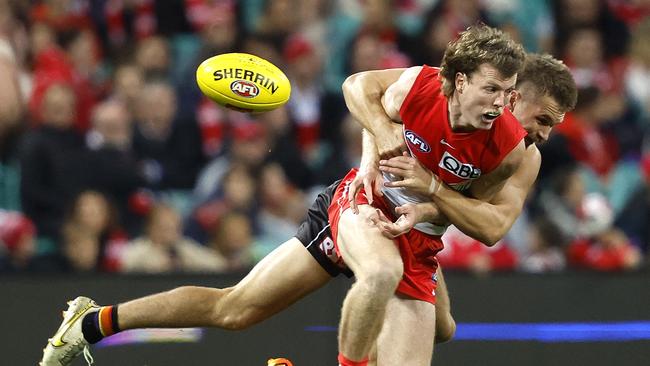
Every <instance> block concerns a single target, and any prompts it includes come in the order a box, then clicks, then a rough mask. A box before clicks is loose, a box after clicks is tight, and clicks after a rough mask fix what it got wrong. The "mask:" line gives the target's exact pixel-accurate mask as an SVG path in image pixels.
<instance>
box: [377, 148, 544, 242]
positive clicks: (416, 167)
mask: <svg viewBox="0 0 650 366" xmlns="http://www.w3.org/2000/svg"><path fill="white" fill-rule="evenodd" d="M523 161H524V163H522V164H519V166H518V167H517V168H516V170H515V172H514V173H513V174H512V176H510V177H509V178H508V179H507V180H506V181H505V182H504V184H503V185H502V188H501V189H500V190H499V191H498V192H496V193H495V194H494V196H493V197H492V198H491V199H490V200H489V201H486V200H479V199H476V198H471V197H467V196H464V195H463V194H461V193H460V192H458V191H456V190H454V189H452V188H450V187H449V186H447V185H446V184H444V183H442V182H440V181H439V180H438V178H437V177H436V176H435V175H433V173H431V172H430V171H428V170H426V169H425V168H424V167H422V166H421V165H420V164H419V163H418V162H417V161H415V159H413V158H411V157H399V158H393V159H391V160H382V161H381V162H380V164H381V165H380V169H381V170H382V171H386V172H390V173H392V174H397V175H401V176H404V177H407V178H405V179H404V180H402V181H399V182H393V184H392V185H395V186H404V187H409V188H411V189H414V190H417V191H418V192H421V193H423V194H430V195H431V198H432V200H433V203H425V204H421V205H435V207H434V208H429V210H430V212H433V211H434V210H439V211H441V212H442V213H444V216H442V215H441V216H440V217H446V219H448V220H449V222H451V223H453V224H454V225H455V226H456V227H458V229H459V230H461V231H462V232H463V233H465V234H467V235H469V236H471V237H473V238H475V239H477V240H479V241H481V242H483V243H485V244H486V245H494V243H496V242H497V241H498V240H500V239H501V238H502V237H503V236H504V235H505V234H506V233H507V232H508V230H510V227H512V224H513V223H514V221H515V219H516V218H517V217H518V216H519V214H520V213H521V210H522V209H523V206H524V202H525V200H526V197H527V195H528V193H529V192H530V189H531V187H532V186H533V183H534V182H535V179H536V178H537V173H538V171H539V166H540V164H541V155H540V153H539V150H538V149H537V147H536V146H535V145H530V146H528V148H526V150H525V151H524V157H523ZM432 182H433V184H432ZM431 187H434V188H433V189H432V188H431ZM432 191H435V192H432ZM400 210H401V212H400V215H406V216H409V215H410V217H409V218H411V217H412V220H416V222H422V221H427V220H426V218H425V217H421V216H419V213H420V212H422V211H423V209H422V208H420V209H418V210H415V209H414V208H412V207H408V206H407V205H405V206H401V208H400ZM409 221H410V220H409ZM402 224H404V223H403V222H402ZM402 226H403V225H400V226H398V225H396V224H395V223H392V224H391V223H387V222H383V223H382V227H383V229H382V231H383V232H384V233H385V235H390V233H391V232H395V231H396V230H398V228H399V229H402V230H404V228H403V227H402Z"/></svg>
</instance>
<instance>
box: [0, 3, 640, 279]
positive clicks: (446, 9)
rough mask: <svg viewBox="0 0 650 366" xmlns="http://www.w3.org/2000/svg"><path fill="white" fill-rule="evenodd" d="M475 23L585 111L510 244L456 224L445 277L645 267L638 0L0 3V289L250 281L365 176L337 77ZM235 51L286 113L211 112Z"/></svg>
mask: <svg viewBox="0 0 650 366" xmlns="http://www.w3.org/2000/svg"><path fill="white" fill-rule="evenodd" d="M477 22H483V23H486V24H488V25H493V26H497V27H499V28H500V29H503V30H505V31H507V32H508V33H510V34H511V35H512V37H514V38H516V39H517V40H519V41H520V42H521V43H522V44H523V45H524V46H525V48H526V49H527V50H528V51H531V52H548V53H551V54H553V55H554V56H556V57H558V58H560V59H562V60H564V62H565V63H566V64H567V65H568V66H569V67H570V69H571V70H572V72H573V75H574V77H575V79H576V82H577V84H578V86H579V88H580V93H579V101H578V106H577V108H576V110H575V111H574V112H573V113H571V114H569V115H567V117H566V119H565V121H564V123H562V124H561V125H559V126H558V127H557V128H556V129H555V131H554V133H553V134H552V136H551V138H550V139H549V141H548V142H547V143H546V144H544V145H543V146H541V151H542V156H543V163H542V169H541V172H540V176H539V178H538V182H537V185H536V188H535V192H534V193H533V194H532V195H531V197H530V198H529V201H528V203H527V205H526V208H525V210H524V213H523V214H522V216H521V217H520V219H518V221H517V222H516V223H515V226H514V227H513V229H512V230H511V232H510V233H509V234H508V235H507V236H506V238H504V239H503V240H502V243H501V244H500V245H497V246H495V247H494V248H488V247H486V246H483V245H481V244H480V243H478V242H476V241H475V240H472V239H470V238H468V237H466V236H464V235H463V234H462V233H460V232H458V231H457V230H455V229H453V228H451V229H450V230H449V231H448V233H447V234H446V236H445V246H446V248H445V249H444V250H443V251H442V252H441V253H440V255H439V258H440V262H441V263H442V265H443V267H445V268H448V269H458V270H468V271H472V272H475V273H489V272H491V271H513V270H519V271H526V272H554V271H562V270H565V269H567V268H580V269H590V270H597V271H625V270H633V269H638V268H642V267H645V266H647V263H648V250H649V246H650V1H648V0H498V1H496V0H495V1H481V0H350V1H346V0H240V1H237V0H165V1H162V0H94V1H87V0H40V1H39V0H32V1H21V0H0V80H1V81H2V83H1V86H0V100H2V102H0V116H2V117H0V272H2V273H9V272H27V271H29V272H44V271H48V272H52V271H54V272H61V271H67V272H95V271H100V272H146V273H168V272H176V271H181V272H213V273H214V272H227V271H242V270H245V269H247V268H250V267H251V266H252V265H253V264H254V263H255V262H256V261H258V260H260V259H261V258H262V257H263V256H264V255H266V254H267V253H269V252H270V251H271V250H273V249H274V248H275V247H277V246H278V245H279V244H280V243H282V242H284V241H285V240H287V239H289V238H290V237H292V236H293V235H294V234H295V232H296V229H297V228H298V225H299V224H300V223H301V221H302V219H303V217H304V216H305V214H306V210H307V207H308V206H309V204H310V203H311V201H312V200H313V198H314V197H315V195H316V194H317V193H318V192H319V190H320V189H321V188H322V187H323V186H325V185H328V184H330V183H331V182H333V181H334V180H336V179H339V178H341V177H342V176H343V175H344V173H345V172H347V170H348V169H349V168H351V167H354V166H356V165H358V162H359V159H360V154H361V144H360V140H361V139H360V136H361V129H360V127H359V125H358V124H357V123H356V122H355V121H354V120H353V119H352V118H351V117H350V115H349V113H348V112H347V109H346V107H345V103H344V101H343V98H342V95H341V90H340V85H341V83H342V81H343V80H344V79H345V78H346V77H347V76H348V75H350V74H353V73H356V72H359V71H365V70H372V69H381V68H392V67H408V66H412V65H421V64H429V65H434V66H437V65H439V63H440V60H441V57H442V53H443V51H444V49H445V47H446V45H447V43H448V42H449V41H450V40H451V39H453V38H454V37H455V35H456V34H457V33H458V32H459V31H462V30H464V29H465V28H466V27H468V26H470V25H473V24H476V23H477ZM235 51H237V52H248V53H252V54H256V55H259V56H261V57H264V58H266V59H268V60H270V61H271V62H273V63H275V64H276V65H278V66H279V67H280V68H281V69H282V70H284V71H285V72H286V73H287V75H288V76H289V79H290V80H291V82H292V96H291V100H290V101H289V103H288V104H287V105H286V106H285V107H282V108H279V109H277V110H275V111H272V112H269V113H265V114H259V115H248V114H242V113H238V112H234V111H230V110H226V109H223V108H221V107H218V106H217V105H215V104H214V103H213V102H211V101H209V100H207V99H206V98H205V97H203V96H202V95H201V93H200V91H199V90H198V88H197V87H196V83H195V76H194V73H195V70H196V66H197V65H198V64H199V63H200V62H201V61H203V60H204V59H206V58H208V57H210V56H213V55H216V54H220V53H225V52H235Z"/></svg>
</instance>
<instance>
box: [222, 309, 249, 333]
mask: <svg viewBox="0 0 650 366" xmlns="http://www.w3.org/2000/svg"><path fill="white" fill-rule="evenodd" d="M253 324H255V322H254V321H253V318H252V317H250V316H247V313H246V312H242V313H240V314H228V315H226V316H221V317H220V318H219V320H218V327H219V328H221V329H225V330H244V329H247V328H249V327H250V326H251V325H253Z"/></svg>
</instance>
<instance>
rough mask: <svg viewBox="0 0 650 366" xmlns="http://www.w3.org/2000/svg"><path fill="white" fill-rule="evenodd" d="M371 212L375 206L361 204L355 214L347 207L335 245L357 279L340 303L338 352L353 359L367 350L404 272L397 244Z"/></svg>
mask: <svg viewBox="0 0 650 366" xmlns="http://www.w3.org/2000/svg"><path fill="white" fill-rule="evenodd" d="M373 215H376V213H375V208H373V207H371V206H368V205H362V206H359V214H358V215H355V214H354V213H353V212H352V210H346V211H345V212H343V214H342V215H341V218H340V221H339V232H338V247H339V249H340V250H341V253H342V254H343V259H344V260H345V262H346V264H347V265H348V266H349V267H350V269H352V271H353V272H354V273H355V275H356V278H357V281H356V283H355V284H354V285H353V286H352V288H351V289H350V291H349V292H348V294H347V296H346V298H345V301H344V302H343V310H342V314H341V325H340V327H339V352H340V353H342V354H343V355H344V356H345V357H347V358H348V359H350V360H353V361H361V360H363V359H365V358H366V357H367V356H368V354H369V353H370V349H371V348H372V345H373V343H374V342H375V341H376V340H377V336H378V335H379V332H380V330H381V327H382V323H383V321H384V314H385V311H386V305H387V303H388V300H389V299H390V298H391V297H392V296H393V294H394V292H395V289H396V288H397V284H398V283H399V280H400V279H401V278H402V273H403V263H402V258H401V257H400V254H399V251H398V249H397V246H396V245H395V243H394V242H393V241H392V240H390V239H387V238H386V237H384V236H383V235H382V234H381V232H380V231H379V230H378V229H377V228H376V227H375V225H373V224H372V222H371V221H370V217H372V216H373Z"/></svg>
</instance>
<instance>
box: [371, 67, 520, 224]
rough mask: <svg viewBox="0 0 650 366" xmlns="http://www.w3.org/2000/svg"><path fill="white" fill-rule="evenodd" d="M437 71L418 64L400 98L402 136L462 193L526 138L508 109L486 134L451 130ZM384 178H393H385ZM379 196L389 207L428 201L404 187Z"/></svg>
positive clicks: (427, 164)
mask: <svg viewBox="0 0 650 366" xmlns="http://www.w3.org/2000/svg"><path fill="white" fill-rule="evenodd" d="M439 71H440V69H439V68H434V67H430V66H423V67H422V71H421V72H420V74H419V75H418V77H417V78H416V80H415V83H414V84H413V87H411V90H410V91H409V93H408V95H407V96H406V98H405V99H404V102H403V104H402V107H401V109H400V116H401V118H402V122H403V124H404V138H405V139H406V145H407V146H408V148H409V150H410V152H411V155H412V156H414V157H416V158H417V159H418V160H419V161H420V162H421V163H422V164H423V165H424V166H425V167H427V168H428V169H430V170H431V171H433V172H434V173H435V174H436V175H437V176H438V177H440V179H441V180H442V181H443V182H445V183H446V184H448V185H449V186H450V187H452V188H454V189H456V190H458V191H463V190H466V189H467V188H469V186H470V185H471V184H472V181H473V180H474V179H477V178H478V177H480V176H481V174H487V173H490V172H491V171H492V170H494V169H495V168H496V167H497V166H498V165H499V164H500V163H501V161H502V160H503V158H505V156H506V155H508V153H510V152H511V151H512V150H513V149H514V148H515V147H516V146H517V144H519V142H520V141H521V140H522V139H523V138H524V136H526V131H525V130H524V129H523V128H522V127H521V124H519V122H518V121H517V120H516V119H515V117H514V116H513V115H512V114H511V113H510V111H509V110H507V109H504V112H503V113H502V114H501V116H499V117H498V118H497V119H496V120H495V121H494V122H493V124H492V128H491V129H489V130H476V131H473V132H469V133H455V132H453V131H452V130H451V126H450V124H449V113H448V104H447V98H446V97H445V96H444V95H443V94H442V83H441V81H440V80H439V78H438V74H439ZM384 179H386V180H394V179H395V178H394V177H393V176H391V175H387V174H384ZM383 193H384V195H385V197H386V199H387V201H388V203H390V205H392V206H393V207H397V206H400V205H403V204H405V203H408V202H410V203H419V202H426V201H428V199H427V198H426V197H422V196H419V195H416V194H413V193H411V192H409V191H407V190H406V189H403V188H386V187H384V188H383ZM415 229H417V230H419V231H422V232H424V233H427V234H432V235H442V234H443V233H444V231H445V229H446V227H442V226H437V225H433V224H431V223H420V224H417V225H416V226H415Z"/></svg>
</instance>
